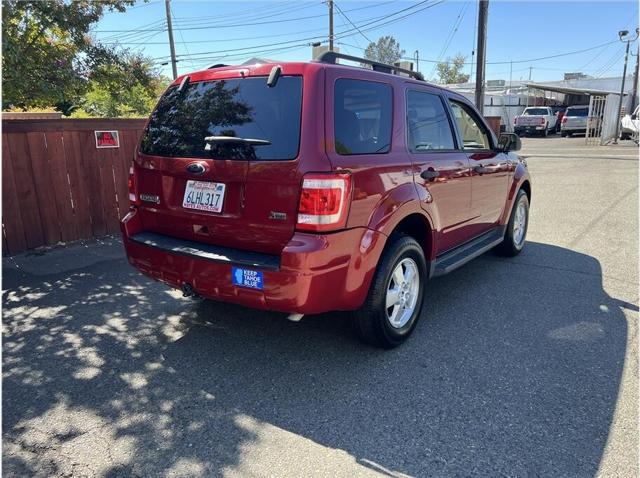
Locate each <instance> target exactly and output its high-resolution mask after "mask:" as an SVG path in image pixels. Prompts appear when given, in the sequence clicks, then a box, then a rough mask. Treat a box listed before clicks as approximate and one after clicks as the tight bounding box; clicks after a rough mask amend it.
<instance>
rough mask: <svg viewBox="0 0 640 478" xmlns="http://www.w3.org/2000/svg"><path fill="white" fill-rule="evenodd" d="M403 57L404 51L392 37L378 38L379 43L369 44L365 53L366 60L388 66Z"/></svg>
mask: <svg viewBox="0 0 640 478" xmlns="http://www.w3.org/2000/svg"><path fill="white" fill-rule="evenodd" d="M402 55H404V50H401V49H400V43H398V42H397V41H396V39H395V38H393V37H392V36H390V35H389V36H384V37H380V38H378V41H377V42H371V43H369V45H368V46H367V48H366V49H365V51H364V57H365V58H367V59H369V60H375V61H379V62H380V63H386V64H387V65H393V64H394V63H395V62H396V61H398V60H399V59H400V58H401V57H402Z"/></svg>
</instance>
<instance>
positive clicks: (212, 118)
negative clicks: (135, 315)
mask: <svg viewBox="0 0 640 478" xmlns="http://www.w3.org/2000/svg"><path fill="white" fill-rule="evenodd" d="M337 58H342V59H352V58H353V57H349V56H346V55H342V54H337V53H333V52H329V53H325V54H324V55H322V57H321V58H320V59H319V61H314V62H307V63H279V64H256V65H251V66H246V65H243V66H229V67H219V68H213V69H208V70H204V71H198V72H194V73H190V74H188V75H184V76H182V77H179V78H178V79H177V80H176V81H174V82H173V84H172V85H171V86H170V87H169V88H168V90H167V91H166V92H165V93H164V95H163V96H162V97H161V99H160V101H159V103H158V105H157V106H156V108H155V110H154V111H153V113H152V114H151V117H150V119H149V122H148V125H147V126H146V129H145V131H144V133H143V136H142V139H141V142H140V144H139V147H138V149H137V152H136V154H135V158H134V161H133V166H132V168H131V174H130V181H129V197H130V200H131V210H130V212H129V213H128V214H127V215H126V217H125V218H124V219H123V221H122V233H123V238H124V245H125V248H126V252H127V256H128V258H129V261H130V263H131V264H132V265H133V266H135V267H136V268H138V269H139V270H140V271H141V272H143V273H144V274H146V275H148V276H150V277H152V278H154V279H157V280H159V281H162V282H165V283H166V284H168V285H169V286H171V287H174V288H177V289H181V290H182V291H183V293H184V294H185V295H198V296H202V297H205V298H209V299H213V300H218V301H223V302H234V303H237V304H242V305H244V306H248V307H254V308H257V309H266V310H273V311H280V312H285V313H287V314H290V315H289V318H290V319H291V320H299V319H300V318H301V317H302V315H303V314H318V313H322V312H328V311H335V310H343V311H355V312H354V321H355V326H356V327H355V328H356V330H357V331H358V334H359V335H360V337H361V338H362V339H363V340H364V341H366V342H368V343H370V344H374V345H376V346H381V347H393V346H396V345H398V344H400V343H401V342H403V341H404V340H405V339H406V338H407V337H408V336H409V334H410V333H411V332H412V330H413V329H414V327H415V325H416V323H417V321H418V318H419V316H420V311H421V309H422V304H423V301H424V298H425V295H428V282H427V281H428V279H430V278H432V277H436V276H440V275H443V274H446V273H448V272H451V271H452V270H454V269H456V268H457V267H459V266H461V265H463V264H465V263H466V262H467V261H469V260H470V259H472V258H474V257H477V256H479V255H480V254H482V253H484V252H485V251H488V250H489V249H491V248H494V247H497V249H498V250H499V251H500V252H501V253H503V254H505V255H507V256H514V255H516V254H518V253H519V252H520V251H521V250H522V248H523V246H524V244H525V236H526V233H527V226H528V214H529V204H530V200H531V180H530V178H529V173H528V170H527V165H526V162H525V161H524V160H523V159H521V158H519V157H518V156H517V155H516V154H515V153H514V152H513V151H516V150H517V149H519V147H520V140H519V138H518V137H517V136H516V135H513V134H505V135H501V136H500V139H499V140H498V139H497V138H496V137H495V135H494V134H493V133H492V131H491V130H490V129H489V127H488V125H487V123H486V122H485V120H484V119H483V118H482V116H481V115H480V114H479V113H478V112H477V110H476V109H475V108H474V106H473V105H472V104H471V103H470V102H469V101H468V100H467V99H466V98H465V97H464V96H462V95H460V94H457V93H454V92H452V91H449V90H446V89H444V88H440V87H437V86H434V85H431V84H429V83H426V82H425V81H422V80H421V79H420V76H419V75H418V74H416V73H412V75H413V77H411V78H410V77H403V76H399V75H394V74H390V72H391V71H396V72H398V71H399V70H398V69H397V68H395V67H391V66H388V65H381V64H378V63H375V62H371V61H369V60H364V59H356V60H357V61H358V62H362V63H367V62H368V63H372V64H373V65H374V67H375V68H376V69H382V68H384V69H385V71H386V72H381V71H373V70H369V69H364V68H357V67H351V66H346V65H342V64H340V65H338V64H336V63H335V62H336V59H337ZM452 299H453V298H452Z"/></svg>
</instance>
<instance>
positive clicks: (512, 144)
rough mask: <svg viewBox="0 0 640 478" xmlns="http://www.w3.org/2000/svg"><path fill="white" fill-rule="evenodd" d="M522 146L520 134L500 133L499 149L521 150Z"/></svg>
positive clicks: (504, 150)
mask: <svg viewBox="0 0 640 478" xmlns="http://www.w3.org/2000/svg"><path fill="white" fill-rule="evenodd" d="M520 148H522V141H520V136H518V135H517V134H515V133H500V138H499V139H498V149H499V150H500V151H503V152H505V153H506V152H507V151H519V150H520Z"/></svg>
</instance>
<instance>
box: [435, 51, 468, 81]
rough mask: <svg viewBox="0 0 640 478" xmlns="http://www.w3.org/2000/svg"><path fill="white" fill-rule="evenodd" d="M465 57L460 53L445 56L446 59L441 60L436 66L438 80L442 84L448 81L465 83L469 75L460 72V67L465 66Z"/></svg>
mask: <svg viewBox="0 0 640 478" xmlns="http://www.w3.org/2000/svg"><path fill="white" fill-rule="evenodd" d="M466 59H467V58H466V57H465V56H463V55H462V54H461V53H458V54H456V56H454V57H453V59H451V58H447V60H446V61H441V62H440V63H438V65H437V66H436V68H437V70H438V78H439V82H440V83H443V84H449V83H466V82H467V81H469V75H467V74H464V73H462V69H463V68H464V66H465V60H466Z"/></svg>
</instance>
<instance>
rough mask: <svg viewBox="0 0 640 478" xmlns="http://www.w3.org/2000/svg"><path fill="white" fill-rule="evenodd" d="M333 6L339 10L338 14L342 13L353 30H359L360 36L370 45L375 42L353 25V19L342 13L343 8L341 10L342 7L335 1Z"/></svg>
mask: <svg viewBox="0 0 640 478" xmlns="http://www.w3.org/2000/svg"><path fill="white" fill-rule="evenodd" d="M333 5H334V6H335V7H336V8H337V9H338V12H340V14H341V15H342V16H343V17H344V18H345V19H346V20H347V21H348V22H349V23H351V25H352V26H353V28H355V29H356V30H358V32H359V33H360V35H362V36H363V37H364V39H365V40H367V41H368V42H369V43H373V41H372V40H371V38H369V37H368V36H367V35H365V34H364V33H362V31H361V30H360V29H359V28H358V26H357V25H356V24H355V23H353V22H352V21H351V19H350V18H349V17H348V16H347V15H346V14H345V13H344V12H343V11H342V8H340V6H339V5H338V4H337V3H336V2H335V1H334V2H333Z"/></svg>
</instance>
